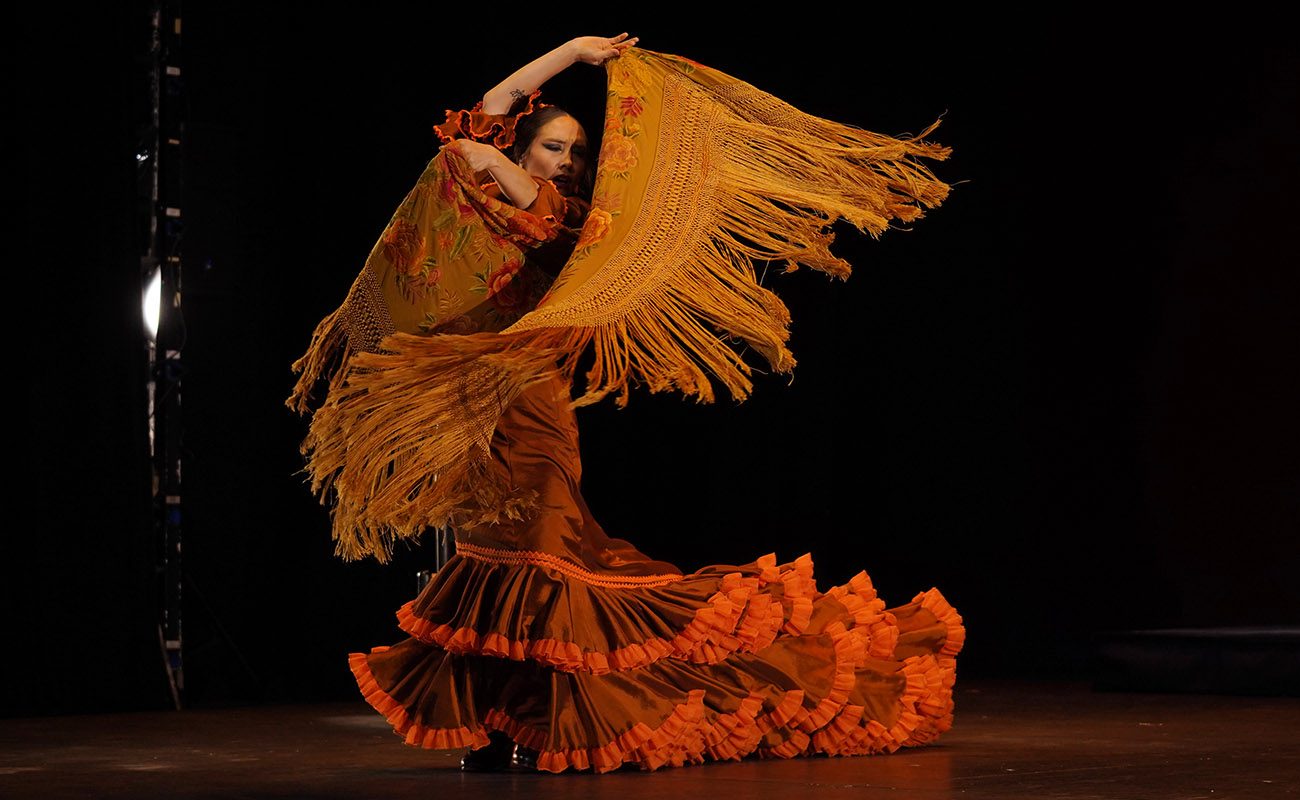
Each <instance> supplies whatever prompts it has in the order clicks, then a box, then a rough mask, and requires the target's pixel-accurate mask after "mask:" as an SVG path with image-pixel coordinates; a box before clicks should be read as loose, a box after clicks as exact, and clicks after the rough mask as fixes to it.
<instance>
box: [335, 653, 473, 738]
mask: <svg viewBox="0 0 1300 800" xmlns="http://www.w3.org/2000/svg"><path fill="white" fill-rule="evenodd" d="M387 649H388V648H387V647H376V648H373V649H372V650H371V651H370V652H371V653H382V652H384V651H385V650H387ZM348 666H349V667H351V669H352V674H353V676H355V677H356V679H357V686H359V687H360V688H361V695H362V696H363V697H364V698H365V699H366V702H367V703H369V704H370V705H371V706H372V707H373V708H374V709H375V710H376V711H378V712H379V713H380V714H383V715H384V717H385V718H386V719H387V720H388V722H389V724H391V725H392V726H393V731H394V732H395V733H397V734H398V735H399V736H404V737H406V743H407V744H409V745H414V746H416V747H423V748H425V749H427V750H455V749H458V748H461V747H471V748H475V749H477V748H479V747H486V746H487V745H488V744H489V743H490V740H489V739H488V736H487V732H486V731H484V730H483V729H482V728H481V727H480V728H478V729H473V730H471V729H470V728H467V727H464V726H461V727H459V728H430V727H428V726H426V725H423V724H421V723H419V722H415V721H414V720H412V719H411V718H410V715H408V714H407V713H406V709H405V708H403V707H402V705H401V704H400V703H398V702H397V701H396V700H394V699H393V698H392V696H391V695H389V694H388V693H387V692H385V691H384V690H383V689H381V688H380V687H379V683H378V682H377V681H376V680H375V676H374V674H373V673H371V671H370V665H369V664H367V663H366V654H365V653H349V654H348Z"/></svg>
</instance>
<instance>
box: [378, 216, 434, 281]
mask: <svg viewBox="0 0 1300 800" xmlns="http://www.w3.org/2000/svg"><path fill="white" fill-rule="evenodd" d="M424 248H425V242H424V237H423V236H421V235H420V229H419V227H418V226H417V225H416V224H415V223H413V222H411V221H410V220H405V219H395V220H393V224H392V225H390V226H389V227H388V230H387V231H385V232H384V257H385V258H387V259H388V263H390V264H392V265H393V268H394V269H396V270H397V273H398V274H399V275H404V276H405V275H412V274H414V273H416V272H417V271H418V270H417V265H419V263H420V262H421V261H422V260H423V259H424V255H425V250H424Z"/></svg>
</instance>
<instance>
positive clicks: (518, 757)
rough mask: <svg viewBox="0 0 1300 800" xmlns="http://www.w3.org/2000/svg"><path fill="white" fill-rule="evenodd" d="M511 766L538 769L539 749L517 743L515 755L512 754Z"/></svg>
mask: <svg viewBox="0 0 1300 800" xmlns="http://www.w3.org/2000/svg"><path fill="white" fill-rule="evenodd" d="M510 766H511V767H514V768H515V769H527V770H533V771H536V770H537V751H536V750H534V749H532V748H531V747H524V746H523V745H520V744H517V745H515V752H514V755H512V756H510Z"/></svg>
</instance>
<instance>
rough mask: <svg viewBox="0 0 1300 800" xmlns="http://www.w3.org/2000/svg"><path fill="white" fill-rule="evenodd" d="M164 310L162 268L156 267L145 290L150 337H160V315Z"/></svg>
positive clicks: (145, 315) (146, 315) (146, 323)
mask: <svg viewBox="0 0 1300 800" xmlns="http://www.w3.org/2000/svg"><path fill="white" fill-rule="evenodd" d="M161 312H162V270H160V269H158V268H157V267H155V268H154V271H153V274H151V275H150V276H149V285H148V286H147V287H145V290H144V325H145V327H146V328H147V329H148V330H149V338H150V339H155V340H156V339H157V338H158V317H159V316H160V314H161Z"/></svg>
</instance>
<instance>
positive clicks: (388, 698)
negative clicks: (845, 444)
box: [349, 553, 965, 772]
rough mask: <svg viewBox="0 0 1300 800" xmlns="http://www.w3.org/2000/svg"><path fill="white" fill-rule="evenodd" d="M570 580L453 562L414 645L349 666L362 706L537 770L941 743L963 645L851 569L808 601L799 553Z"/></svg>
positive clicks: (956, 626)
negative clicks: (644, 580) (511, 754)
mask: <svg viewBox="0 0 1300 800" xmlns="http://www.w3.org/2000/svg"><path fill="white" fill-rule="evenodd" d="M573 566H574V570H575V572H580V571H581V568H579V567H577V566H576V565H573ZM574 574H575V573H569V572H561V571H559V570H558V569H556V568H554V567H549V566H544V565H540V564H520V563H514V564H494V563H491V562H487V561H482V560H478V559H475V558H471V557H466V556H463V555H461V554H458V555H457V556H454V557H453V559H452V561H451V562H449V563H448V565H447V566H446V567H444V572H442V573H440V577H439V581H438V583H437V588H436V589H434V588H433V586H434V585H433V584H431V587H430V589H426V591H425V592H424V593H422V595H421V596H420V597H418V598H416V600H414V601H412V602H410V603H407V604H405V605H404V606H403V607H402V609H401V611H399V613H398V618H399V622H400V625H401V627H402V629H403V630H405V631H407V632H408V633H409V634H411V638H409V639H407V640H405V641H404V642H402V643H400V644H398V645H394V646H392V647H377V648H374V649H372V650H371V651H370V653H369V654H365V653H352V654H351V655H350V656H349V664H350V667H351V669H352V672H353V674H354V676H355V677H356V680H357V683H358V686H359V687H360V688H361V690H362V694H363V695H364V696H365V698H366V700H367V701H368V702H369V703H370V704H371V705H372V706H373V707H374V708H375V709H376V710H377V711H379V712H380V713H381V714H383V715H384V716H385V717H386V718H387V719H388V720H389V722H390V723H391V724H392V725H393V729H394V731H395V732H396V733H397V734H398V735H400V736H401V737H403V740H404V741H405V742H406V743H407V744H410V745H414V746H419V747H424V748H428V749H451V748H464V747H469V748H478V747H482V746H485V745H486V744H487V743H488V738H487V732H488V731H502V732H504V733H505V734H506V735H508V736H509V737H510V738H512V739H513V740H514V741H516V742H517V743H519V744H521V745H523V746H525V747H530V748H533V749H535V750H538V751H539V757H538V759H537V766H538V769H539V770H543V771H548V772H562V771H565V770H568V769H575V770H587V769H590V770H593V771H595V772H607V771H610V770H613V769H616V768H618V767H619V766H621V765H623V764H625V763H632V764H636V765H638V766H640V767H641V768H642V769H646V770H653V769H658V768H659V767H663V766H684V765H688V764H699V763H703V762H705V761H710V760H712V761H722V760H738V759H741V758H745V757H758V758H790V757H796V756H806V755H813V754H816V753H824V754H827V755H836V756H848V755H865V754H870V753H880V752H893V751H895V750H897V749H899V748H900V747H907V746H917V745H922V744H927V743H929V742H932V741H933V740H934V739H935V738H936V737H937V736H938V735H939V734H941V733H943V732H944V731H946V730H948V729H949V728H950V727H951V724H952V710H953V702H952V687H953V684H954V681H955V675H956V673H955V663H956V662H955V658H954V657H955V655H956V654H957V653H958V652H959V651H960V650H961V647H962V643H963V642H964V634H965V630H964V628H963V626H962V622H961V617H960V615H959V614H958V613H957V612H956V610H955V609H953V608H952V606H951V605H949V604H948V603H947V601H946V600H945V599H944V598H943V595H942V594H940V593H939V591H938V590H937V589H930V590H929V591H927V592H922V593H920V594H918V595H916V597H914V598H913V600H912V602H910V603H908V604H907V605H905V606H900V607H897V608H892V609H887V608H885V604H884V602H883V601H882V600H881V599H880V598H879V597H877V595H876V591H875V589H874V587H873V586H872V584H871V581H870V578H869V577H868V576H867V574H866V573H865V572H859V573H858V574H857V575H855V576H853V577H852V578H851V579H850V580H849V581H848V582H847V583H845V584H843V585H840V586H833V587H831V588H830V589H829V590H828V591H826V592H825V593H820V592H818V591H817V589H816V584H815V580H814V577H813V563H812V557H811V555H810V554H805V555H803V556H800V557H799V558H798V559H795V560H794V561H791V562H788V563H784V564H778V563H777V561H776V556H775V554H774V553H770V554H768V555H765V556H763V557H762V558H760V559H758V560H756V561H753V562H750V563H748V564H744V565H740V566H735V567H732V566H715V567H710V568H706V569H704V570H700V571H698V572H696V573H691V574H689V575H682V576H676V577H678V579H677V580H668V581H666V582H664V583H662V584H661V585H652V586H642V587H618V588H615V587H609V586H597V585H594V584H591V583H587V582H584V581H582V580H581V579H578V578H575V577H574ZM663 577H664V578H668V577H672V576H663ZM577 619H582V620H602V621H603V623H602V624H601V625H593V626H591V627H590V628H584V629H583V630H582V631H575V629H574V626H573V624H572V620H577ZM597 631H598V632H597ZM898 648H903V649H906V648H912V649H914V650H918V651H923V652H918V653H917V654H914V655H908V656H906V657H901V658H900V657H898V654H897V653H896V652H895V650H896V649H898ZM926 648H928V650H927V649H926Z"/></svg>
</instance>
